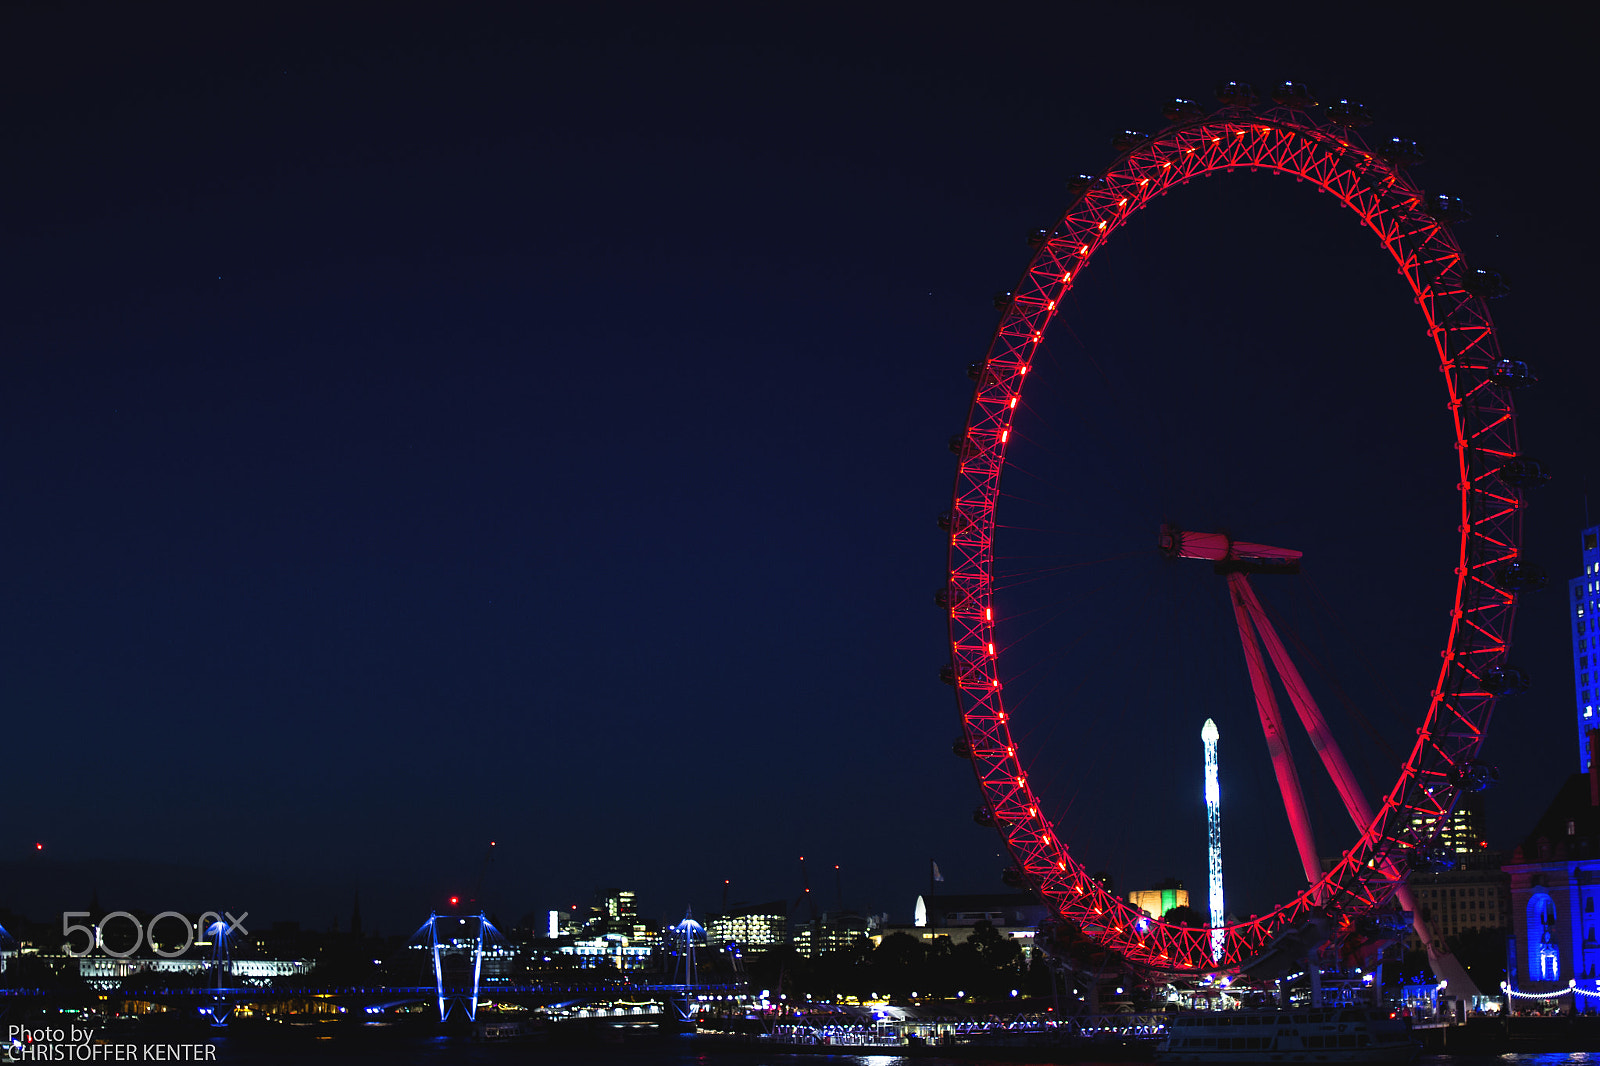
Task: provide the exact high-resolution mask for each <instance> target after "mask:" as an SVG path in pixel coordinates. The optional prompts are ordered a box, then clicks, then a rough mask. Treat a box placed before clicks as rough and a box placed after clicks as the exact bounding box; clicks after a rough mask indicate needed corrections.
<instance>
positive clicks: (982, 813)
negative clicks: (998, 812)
mask: <svg viewBox="0 0 1600 1066" xmlns="http://www.w3.org/2000/svg"><path fill="white" fill-rule="evenodd" d="M972 820H973V821H974V822H976V823H977V824H979V825H981V826H983V827H984V828H985V829H993V828H994V826H995V822H994V811H991V810H990V809H989V808H987V807H979V808H978V809H977V810H975V811H973V812H972Z"/></svg>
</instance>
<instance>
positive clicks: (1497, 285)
mask: <svg viewBox="0 0 1600 1066" xmlns="http://www.w3.org/2000/svg"><path fill="white" fill-rule="evenodd" d="M1461 287H1462V288H1463V289H1465V290H1467V292H1468V293H1469V294H1470V295H1473V296H1476V297H1478V298H1479V299H1482V300H1498V299H1499V298H1500V297H1502V296H1509V295H1510V294H1511V287H1510V286H1509V285H1507V284H1506V283H1505V282H1504V281H1502V280H1500V275H1499V274H1496V273H1495V272H1494V271H1492V270H1469V271H1467V272H1466V274H1465V276H1463V277H1462V279H1461Z"/></svg>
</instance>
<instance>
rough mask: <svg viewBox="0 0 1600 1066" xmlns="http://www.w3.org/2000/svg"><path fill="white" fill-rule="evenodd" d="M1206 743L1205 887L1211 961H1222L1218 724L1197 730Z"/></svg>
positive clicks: (1209, 721)
mask: <svg viewBox="0 0 1600 1066" xmlns="http://www.w3.org/2000/svg"><path fill="white" fill-rule="evenodd" d="M1200 739H1201V740H1203V741H1205V745H1206V875H1207V878H1206V889H1207V896H1208V899H1209V902H1210V905H1211V961H1212V962H1215V963H1217V964H1218V965H1221V963H1222V941H1223V932H1222V921H1223V919H1222V789H1221V788H1220V787H1219V786H1218V784H1217V723H1215V722H1213V721H1212V720H1211V719H1209V718H1207V719H1206V724H1205V726H1204V727H1202V728H1201V730H1200Z"/></svg>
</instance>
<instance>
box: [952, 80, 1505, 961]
mask: <svg viewBox="0 0 1600 1066" xmlns="http://www.w3.org/2000/svg"><path fill="white" fill-rule="evenodd" d="M1391 156H1394V153H1391ZM1395 158H1396V159H1397V161H1391V160H1390V159H1387V158H1385V157H1384V156H1383V155H1381V154H1379V153H1378V152H1376V151H1374V150H1373V149H1371V148H1369V147H1368V146H1366V145H1365V144H1364V143H1362V142H1361V140H1360V139H1359V138H1358V136H1357V135H1356V134H1354V133H1353V131H1351V130H1350V129H1347V128H1344V127H1341V126H1338V125H1334V124H1330V123H1323V122H1319V121H1317V120H1315V119H1313V118H1311V117H1310V115H1309V114H1308V113H1307V112H1306V111H1305V110H1300V109H1291V108H1289V107H1279V108H1274V109H1272V110H1268V111H1264V112H1262V113H1259V114H1256V113H1252V112H1249V111H1247V110H1244V109H1237V108H1225V109H1224V110H1222V111H1220V112H1217V113H1215V114H1212V115H1209V116H1200V115H1197V116H1195V117H1193V118H1189V119H1186V120H1182V121H1179V122H1178V123H1175V124H1174V125H1172V126H1170V127H1168V128H1167V129H1165V130H1164V131H1162V132H1161V133H1160V134H1157V135H1156V136H1154V137H1152V138H1150V139H1148V140H1145V141H1144V142H1142V143H1139V144H1137V145H1134V146H1132V147H1130V148H1129V149H1128V150H1126V151H1124V152H1122V154H1120V155H1119V156H1118V157H1117V159H1116V160H1115V162H1113V163H1112V165H1111V166H1110V168H1109V169H1107V170H1106V171H1104V172H1103V173H1102V174H1101V175H1100V176H1099V177H1097V178H1096V179H1095V180H1094V181H1093V182H1092V183H1091V182H1085V183H1084V184H1085V185H1087V186H1088V187H1087V188H1086V189H1084V190H1083V191H1081V192H1080V193H1079V194H1078V195H1077V196H1076V198H1075V199H1074V200H1073V201H1072V203H1071V205H1070V206H1069V207H1068V209H1067V211H1066V213H1065V214H1063V215H1062V216H1061V218H1060V220H1059V221H1058V222H1057V223H1056V225H1055V226H1054V227H1053V228H1052V229H1051V230H1049V231H1047V234H1048V237H1047V239H1046V240H1044V241H1043V243H1042V244H1040V246H1039V249H1038V252H1037V253H1036V254H1035V255H1034V257H1033V259H1032V261H1031V262H1030V263H1029V264H1028V268H1027V270H1026V271H1025V272H1024V274H1023V276H1022V279H1021V280H1020V281H1019V282H1018V284H1017V286H1016V291H1015V293H1014V294H1013V295H1012V297H1011V300H1010V302H1009V305H1008V306H1007V307H1006V309H1005V311H1004V313H1003V315H1002V317H1001V320H1000V324H999V326H998V327H997V329H996V331H995V336H994V340H993V341H992V343H991V344H990V347H989V351H988V355H987V357H986V358H985V360H984V362H983V364H982V367H981V372H980V373H979V375H978V384H977V387H976V389H975V391H974V394H973V398H972V407H971V410H970V412H969V415H968V418H967V425H966V430H965V435H964V440H963V442H962V449H961V455H962V459H961V465H960V469H959V471H958V473H957V475H956V482H955V491H954V494H953V498H952V503H951V508H950V513H949V532H950V555H949V578H948V585H947V588H946V595H947V601H948V611H949V616H950V657H951V661H950V669H951V673H950V674H949V675H948V676H947V680H949V681H951V682H953V684H954V685H955V690H956V694H957V702H958V704H959V706H960V711H961V716H962V722H963V728H964V732H965V737H966V742H967V746H968V747H969V748H970V751H971V757H972V763H973V767H974V770H975V772H976V774H977V778H978V782H979V785H980V787H981V789H982V793H983V803H984V805H985V807H986V808H987V809H988V811H989V813H990V815H991V816H992V818H993V820H994V823H995V825H996V827H997V829H998V830H999V832H1000V835H1001V837H1002V838H1003V839H1004V840H1005V842H1006V846H1007V848H1008V849H1009V852H1010V854H1011V857H1012V861H1013V862H1014V864H1015V867H1016V870H1017V871H1018V873H1019V874H1020V875H1021V878H1022V880H1023V881H1024V882H1025V884H1026V885H1027V887H1028V888H1029V889H1031V890H1032V891H1033V892H1034V893H1035V894H1036V895H1037V896H1038V898H1039V899H1040V900H1041V901H1042V902H1043V903H1044V904H1046V906H1048V907H1049V908H1050V909H1051V910H1053V911H1054V913H1055V914H1056V916H1057V917H1059V918H1060V919H1062V920H1063V921H1064V922H1065V923H1068V924H1069V925H1070V926H1071V927H1075V928H1077V929H1080V930H1082V932H1083V933H1084V934H1085V935H1086V936H1088V937H1089V938H1091V939H1092V940H1094V941H1097V942H1099V943H1100V944H1102V945H1104V946H1105V947H1106V948H1108V949H1110V950H1112V951H1114V952H1116V953H1117V954H1119V955H1121V956H1122V957H1124V958H1125V959H1127V960H1128V961H1129V962H1131V963H1134V964H1136V965H1141V966H1144V967H1148V968H1151V969H1156V970H1167V971H1177V972H1184V971H1187V972H1200V971H1210V970H1215V969H1228V968H1233V967H1237V966H1239V965H1240V964H1242V963H1244V962H1247V961H1248V960H1250V959H1251V958H1253V957H1255V956H1257V955H1259V954H1261V953H1262V951H1263V950H1264V949H1265V948H1266V946H1267V944H1268V943H1269V941H1271V940H1272V939H1273V937H1274V936H1275V935H1277V934H1278V933H1280V932H1282V931H1283V930H1284V929H1286V928H1287V927H1291V926H1294V925H1297V924H1299V923H1300V922H1302V921H1304V920H1305V919H1306V918H1308V917H1309V916H1311V914H1312V913H1314V912H1319V913H1320V912H1327V911H1333V912H1335V913H1336V914H1337V915H1338V916H1340V917H1341V918H1343V919H1350V918H1356V917H1359V916H1361V915H1362V914H1365V913H1369V912H1372V911H1375V910H1378V909H1380V908H1382V907H1383V906H1384V905H1385V904H1386V903H1387V902H1388V901H1389V899H1390V897H1391V896H1392V894H1393V892H1394V886H1395V880H1396V878H1395V877H1394V874H1395V873H1398V874H1399V879H1403V878H1404V876H1405V874H1406V873H1407V872H1408V871H1409V870H1410V869H1412V868H1413V867H1414V866H1418V865H1421V864H1422V862H1423V861H1424V859H1425V857H1426V856H1427V854H1428V849H1429V848H1430V847H1431V845H1432V839H1431V837H1432V834H1434V833H1437V827H1438V826H1439V825H1442V824H1443V822H1444V820H1445V819H1444V816H1445V815H1446V814H1448V813H1449V811H1450V810H1451V809H1452V808H1453V807H1454V806H1455V802H1456V797H1457V793H1458V792H1459V790H1460V787H1461V785H1462V783H1463V780H1464V778H1466V777H1468V776H1469V775H1468V773H1467V771H1468V770H1469V768H1470V767H1471V765H1472V760H1473V759H1474V756H1475V755H1476V754H1477V751H1478V749H1479V746H1480V745H1481V744H1482V741H1483V736H1484V732H1485V730H1486V729H1487V727H1488V724H1489V719H1490V716H1491V715H1492V713H1493V710H1494V705H1495V701H1496V698H1497V696H1499V695H1502V694H1504V693H1505V692H1506V691H1507V690H1508V688H1510V687H1512V686H1514V684H1515V680H1516V676H1517V675H1516V674H1515V672H1514V671H1511V670H1509V669H1508V668H1507V665H1506V652H1507V649H1508V646H1509V643H1510V639H1511V625H1512V618H1513V614H1514V612H1515V595H1514V594H1513V592H1511V591H1509V590H1508V589H1507V588H1505V587H1503V586H1504V585H1506V584H1507V582H1506V581H1505V580H1504V579H1503V576H1502V575H1503V573H1504V568H1505V567H1506V566H1507V565H1508V564H1510V563H1513V562H1516V561H1517V560H1518V558H1519V549H1520V544H1521V506H1522V489H1521V488H1520V487H1519V485H1518V482H1524V483H1525V481H1526V478H1525V477H1524V476H1521V472H1522V471H1524V470H1525V469H1526V465H1525V463H1523V462H1522V461H1521V459H1520V457H1519V453H1518V447H1517V431H1516V417H1515V412H1514V409H1513V404H1512V398H1511V391H1512V388H1513V387H1514V386H1515V384H1517V383H1518V381H1519V374H1521V373H1525V368H1523V367H1522V366H1521V364H1515V363H1509V362H1507V361H1505V360H1503V359H1502V358H1501V355H1500V351H1499V346H1498V342H1497V339H1496V336H1495V330H1494V324H1493V322H1492V321H1491V319H1490V315H1489V309H1488V305H1487V302H1486V301H1487V298H1488V297H1489V296H1492V295H1494V294H1495V293H1494V292H1492V291H1491V290H1492V289H1493V288H1494V286H1495V284H1496V283H1497V280H1498V279H1494V278H1493V277H1492V275H1485V274H1483V273H1482V272H1478V271H1473V270H1472V269H1470V268H1469V267H1468V265H1467V264H1466V262H1465V260H1464V258H1463V256H1462V253H1461V249H1460V246H1459V245H1458V244H1457V243H1456V240H1455V238H1454V236H1453V235H1452V234H1451V232H1450V230H1449V226H1448V224H1447V221H1446V219H1447V218H1448V213H1447V212H1446V211H1444V210H1441V209H1440V207H1439V206H1438V205H1437V203H1430V202H1429V201H1428V199H1427V197H1426V196H1425V195H1424V194H1423V192H1422V191H1421V190H1419V189H1418V188H1417V187H1416V186H1415V185H1414V184H1413V183H1412V182H1411V180H1410V179H1409V177H1408V176H1407V175H1406V172H1405V170H1404V169H1403V167H1402V166H1400V165H1397V163H1403V162H1404V160H1403V159H1400V158H1398V157H1395ZM1236 167H1248V168H1250V169H1253V170H1265V171H1274V172H1277V173H1281V174H1291V175H1294V176H1295V177H1297V178H1300V179H1302V180H1304V181H1307V182H1311V183H1313V184H1315V185H1317V186H1318V187H1319V188H1321V189H1323V190H1324V191H1326V192H1328V193H1330V194H1332V195H1333V196H1334V197H1335V198H1337V200H1338V201H1339V202H1340V203H1341V204H1343V205H1344V206H1345V207H1348V208H1349V209H1351V210H1352V211H1354V212H1355V213H1356V214H1357V215H1359V216H1360V218H1361V220H1362V222H1363V223H1364V224H1365V225H1366V227H1367V228H1368V229H1370V230H1371V231H1372V232H1373V233H1375V234H1376V235H1377V237H1378V239H1379V241H1380V242H1381V243H1382V244H1383V246H1384V248H1385V249H1387V250H1388V252H1389V254H1390V255H1391V256H1392V257H1393V258H1394V260H1395V262H1396V264H1397V265H1398V266H1399V268H1400V273H1401V274H1403V275H1404V276H1405V279H1406V281H1407V283H1408V284H1409V285H1410V286H1411V290H1412V293H1413V294H1414V296H1415V298H1416V303H1417V304H1418V306H1419V308H1420V310H1421V312H1422V315H1423V318H1424V319H1425V320H1426V322H1427V328H1428V335H1429V336H1430V337H1431V339H1432V340H1433V344H1434V348H1435V351H1436V353H1437V356H1438V359H1439V366H1440V369H1441V370H1442V371H1443V373H1442V375H1441V376H1442V377H1443V379H1444V382H1445V387H1446V390H1447V392H1448V399H1449V409H1450V413H1451V424H1452V427H1453V431H1454V434H1455V443H1456V452H1457V456H1458V473H1459V478H1458V483H1457V490H1458V503H1459V519H1460V525H1459V529H1460V537H1459V542H1458V548H1457V555H1456V559H1457V562H1456V584H1455V597H1454V601H1453V604H1452V608H1451V612H1450V623H1449V628H1448V632H1447V634H1446V636H1445V642H1444V651H1443V665H1442V667H1441V669H1440V671H1439V674H1438V679H1437V681H1436V682H1435V685H1434V689H1433V692H1432V695H1431V698H1430V700H1429V702H1428V706H1427V712H1426V714H1425V716H1424V717H1423V719H1422V722H1421V726H1420V728H1419V729H1418V731H1417V736H1416V742H1415V744H1414V745H1413V747H1412V748H1411V750H1410V752H1409V754H1408V757H1407V758H1406V761H1405V764H1404V766H1403V768H1402V770H1401V772H1400V775H1399V778H1398V779H1397V780H1396V781H1395V783H1394V785H1393V787H1392V788H1390V789H1389V790H1388V792H1387V793H1386V794H1385V796H1384V799H1383V801H1382V803H1381V804H1380V805H1379V806H1378V808H1377V811H1376V813H1375V815H1374V816H1373V820H1372V822H1371V824H1369V825H1367V826H1366V827H1365V828H1364V830H1363V831H1362V832H1361V835H1360V838H1359V840H1358V841H1357V843H1356V844H1355V845H1354V846H1353V847H1352V848H1351V849H1350V850H1349V851H1348V852H1346V853H1345V854H1344V856H1343V858H1342V859H1341V860H1340V862H1339V863H1338V864H1337V865H1336V866H1335V867H1334V868H1333V870H1331V871H1330V872H1329V873H1328V874H1326V875H1325V876H1324V877H1323V879H1322V880H1321V881H1320V882H1318V883H1317V884H1316V885H1312V886H1310V887H1309V888H1308V889H1307V890H1306V891H1305V892H1303V893H1301V894H1300V895H1299V896H1297V897H1296V898H1295V899H1293V900H1291V901H1290V902H1288V903H1285V904H1283V905H1282V906H1280V907H1278V908H1276V909H1275V910H1273V911H1272V912H1271V913H1269V914H1265V915H1261V916H1259V917H1254V918H1252V919H1251V920H1250V921H1247V922H1239V923H1235V924H1232V925H1229V926H1227V927H1226V928H1225V930H1224V935H1225V939H1224V945H1223V951H1222V956H1221V959H1220V961H1213V959H1212V954H1211V930H1209V929H1205V928H1190V927H1187V926H1176V925H1169V924H1166V923H1164V922H1160V921H1153V920H1150V919H1148V918H1146V917H1145V916H1144V914H1143V913H1142V912H1140V911H1137V910H1135V909H1134V908H1133V907H1132V906H1131V905H1130V904H1128V903H1127V902H1125V901H1123V900H1120V899H1118V898H1116V897H1115V896H1113V895H1111V894H1110V893H1108V892H1107V891H1105V890H1104V889H1103V888H1102V887H1101V886H1100V885H1099V883H1098V882H1096V881H1095V880H1094V879H1093V878H1091V877H1090V876H1089V875H1088V873H1087V871H1086V870H1085V869H1084V867H1083V866H1082V865H1080V864H1079V863H1078V862H1077V861H1076V860H1075V859H1074V858H1073V856H1072V854H1071V853H1070V851H1069V848H1068V844H1067V842H1066V841H1064V840H1062V839H1060V837H1059V836H1058V835H1057V833H1056V829H1055V827H1054V825H1053V824H1052V823H1051V821H1050V820H1049V818H1048V817H1047V816H1046V815H1045V813H1044V810H1045V808H1044V806H1043V804H1042V803H1041V802H1040V799H1039V797H1038V796H1037V795H1036V794H1035V792H1034V790H1033V788H1032V787H1031V786H1030V784H1029V782H1028V775H1027V771H1026V770H1025V769H1024V760H1023V758H1022V757H1021V755H1020V754H1019V752H1018V749H1017V746H1016V743H1015V742H1014V740H1013V738H1012V734H1011V729H1010V725H1009V723H1008V720H1007V714H1006V705H1005V680H1006V676H1007V664H1006V662H1005V661H1004V658H1003V652H1000V653H999V654H997V649H999V648H1003V647H1004V645H1003V643H1002V639H1001V638H1002V636H1003V633H1004V626H1005V620H1004V619H1001V618H997V617H996V616H995V608H994V597H993V591H994V533H995V521H996V514H995V511H996V505H997V503H998V501H999V497H1000V481H1001V475H1002V473H1003V471H1004V469H1005V462H1006V448H1007V444H1008V443H1009V441H1010V437H1011V430H1012V423H1013V417H1014V414H1015V412H1016V410H1017V407H1018V404H1019V403H1020V402H1021V398H1022V395H1023V392H1024V389H1025V386H1026V384H1027V378H1028V372H1029V370H1030V368H1031V365H1032V362H1033V358H1034V355H1035V352H1036V350H1037V347H1038V345H1039V344H1040V342H1041V341H1042V340H1043V338H1044V336H1045V333H1046V331H1047V329H1048V328H1049V326H1050V323H1051V320H1052V319H1053V318H1054V316H1055V313H1056V310H1057V308H1058V307H1059V305H1060V303H1061V300H1062V298H1063V297H1064V295H1065V294H1066V293H1067V291H1068V290H1069V289H1070V288H1072V286H1073V285H1074V284H1075V283H1076V281H1077V280H1078V279H1079V277H1080V276H1081V275H1082V272H1083V271H1084V270H1085V269H1086V268H1087V267H1088V265H1089V261H1090V260H1091V259H1092V258H1093V256H1094V254H1095V252H1096V251H1098V250H1099V248H1100V247H1101V246H1102V245H1103V244H1104V243H1105V241H1106V240H1107V238H1109V237H1110V236H1111V234H1112V233H1114V232H1115V231H1116V230H1117V228H1118V227H1119V226H1121V225H1122V224H1123V223H1124V222H1126V221H1127V220H1128V219H1130V218H1131V217H1132V216H1133V215H1134V214H1135V213H1136V212H1137V211H1138V210H1139V209H1140V208H1142V207H1144V206H1145V205H1146V204H1148V203H1149V202H1150V201H1151V200H1152V199H1154V198H1155V197H1157V196H1161V195H1163V194H1165V193H1166V192H1168V191H1169V190H1171V189H1174V188H1176V187H1178V186H1180V185H1184V184H1187V183H1188V182H1189V181H1191V180H1193V179H1195V178H1198V177H1203V176H1205V175H1209V174H1214V173H1218V172H1222V171H1229V170H1232V169H1234V168H1236Z"/></svg>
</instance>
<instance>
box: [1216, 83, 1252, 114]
mask: <svg viewBox="0 0 1600 1066" xmlns="http://www.w3.org/2000/svg"><path fill="white" fill-rule="evenodd" d="M1217 103H1219V104H1221V105H1222V106H1223V107H1242V108H1251V107H1255V106H1256V90H1255V87H1254V86H1252V85H1251V84H1250V83H1249V82H1247V81H1225V82H1222V83H1221V84H1220V85H1218V86H1217Z"/></svg>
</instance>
